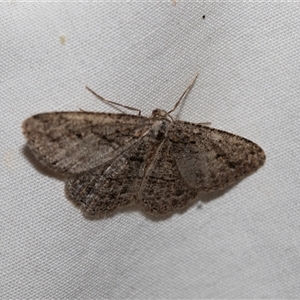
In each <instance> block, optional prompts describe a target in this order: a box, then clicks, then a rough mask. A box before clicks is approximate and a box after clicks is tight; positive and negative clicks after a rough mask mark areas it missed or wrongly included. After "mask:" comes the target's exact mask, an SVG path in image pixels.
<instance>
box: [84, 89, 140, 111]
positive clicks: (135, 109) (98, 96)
mask: <svg viewBox="0 0 300 300" xmlns="http://www.w3.org/2000/svg"><path fill="white" fill-rule="evenodd" d="M86 89H87V90H88V91H90V92H91V93H92V94H93V95H95V96H96V97H97V98H98V99H100V100H101V101H102V102H104V103H106V104H113V105H118V106H121V107H124V108H127V109H129V110H134V111H137V112H138V113H139V116H140V115H141V113H142V111H141V110H140V109H137V108H134V107H131V106H127V105H123V104H120V103H117V102H114V101H111V100H106V99H104V98H103V97H102V96H100V95H98V94H97V93H96V92H94V91H93V90H92V89H90V88H89V87H88V86H86Z"/></svg>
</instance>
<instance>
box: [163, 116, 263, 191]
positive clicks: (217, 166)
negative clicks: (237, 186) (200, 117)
mask: <svg viewBox="0 0 300 300" xmlns="http://www.w3.org/2000/svg"><path fill="white" fill-rule="evenodd" d="M168 138H169V140H170V141H171V145H172V151H171V153H172V155H173V156H174V159H175V161H176V165H177V168H178V170H179V172H180V175H181V178H182V180H184V181H185V182H186V184H187V185H188V186H189V187H190V188H191V189H193V188H194V189H197V190H199V191H201V192H212V191H216V190H221V189H224V188H226V187H227V186H229V185H231V184H233V183H235V182H237V181H239V180H240V179H242V178H243V177H245V176H247V175H249V174H250V173H252V172H254V171H256V170H257V169H258V168H259V167H260V166H262V165H263V163H264V161H265V154H264V151H263V150H262V149H261V148H260V147H259V146H258V145H257V144H255V143H253V142H252V141H250V140H247V139H245V138H243V137H240V136H238V135H234V134H232V133H229V132H226V131H223V130H219V129H215V128H210V127H207V126H203V125H201V124H194V123H189V122H183V121H176V122H175V123H174V124H172V125H171V126H170V129H169V135H168Z"/></svg>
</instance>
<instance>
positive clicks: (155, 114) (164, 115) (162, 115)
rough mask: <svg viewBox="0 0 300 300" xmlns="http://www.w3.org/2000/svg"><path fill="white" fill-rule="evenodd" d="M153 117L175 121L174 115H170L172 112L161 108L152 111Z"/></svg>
mask: <svg viewBox="0 0 300 300" xmlns="http://www.w3.org/2000/svg"><path fill="white" fill-rule="evenodd" d="M151 118H156V119H167V120H170V119H171V121H173V119H172V117H171V116H170V114H169V113H168V112H167V111H165V110H163V109H159V108H156V109H154V110H153V111H152V116H151Z"/></svg>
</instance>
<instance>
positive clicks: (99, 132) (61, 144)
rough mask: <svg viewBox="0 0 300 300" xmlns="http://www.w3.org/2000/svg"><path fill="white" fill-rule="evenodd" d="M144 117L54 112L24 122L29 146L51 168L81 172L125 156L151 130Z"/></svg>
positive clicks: (150, 121)
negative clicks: (122, 155)
mask: <svg viewBox="0 0 300 300" xmlns="http://www.w3.org/2000/svg"><path fill="white" fill-rule="evenodd" d="M151 124H152V120H151V119H149V118H146V117H142V116H135V115H126V114H108V113H92V112H54V113H44V114H38V115H35V116H32V117H30V118H28V119H27V120H25V121H24V122H23V126H22V127H23V133H24V134H25V136H26V138H27V145H28V146H29V148H30V150H31V151H32V152H33V153H34V155H35V156H36V157H37V158H38V159H39V161H41V162H42V163H43V164H45V165H46V166H47V167H49V168H51V169H53V170H56V171H58V172H60V173H69V174H74V173H81V172H84V171H87V170H90V169H93V168H95V167H97V166H99V165H102V164H103V163H105V162H106V161H109V160H110V159H111V158H113V157H115V156H116V155H118V153H121V152H122V151H124V150H125V149H126V148H128V147H129V146H130V145H131V144H132V143H133V142H134V141H136V140H137V139H138V138H139V137H140V136H141V135H142V134H143V133H144V132H145V131H147V130H148V129H149V127H151Z"/></svg>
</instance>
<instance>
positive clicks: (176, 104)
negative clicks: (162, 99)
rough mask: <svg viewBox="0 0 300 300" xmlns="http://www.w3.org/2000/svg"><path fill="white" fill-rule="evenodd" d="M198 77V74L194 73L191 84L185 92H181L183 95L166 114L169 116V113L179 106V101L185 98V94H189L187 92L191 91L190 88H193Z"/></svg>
mask: <svg viewBox="0 0 300 300" xmlns="http://www.w3.org/2000/svg"><path fill="white" fill-rule="evenodd" d="M198 75H199V73H196V75H195V76H194V78H193V80H192V82H191V83H190V84H189V86H188V87H187V88H186V89H185V91H184V92H183V94H182V95H181V97H180V98H179V100H178V101H177V102H176V103H175V105H174V107H173V109H171V110H170V111H169V112H168V114H170V113H171V112H173V111H174V110H175V109H176V108H177V106H178V105H179V103H180V102H181V100H182V99H184V98H185V97H186V96H187V94H188V93H189V91H190V90H191V89H192V87H193V85H194V83H195V81H196V79H197V77H198Z"/></svg>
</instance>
